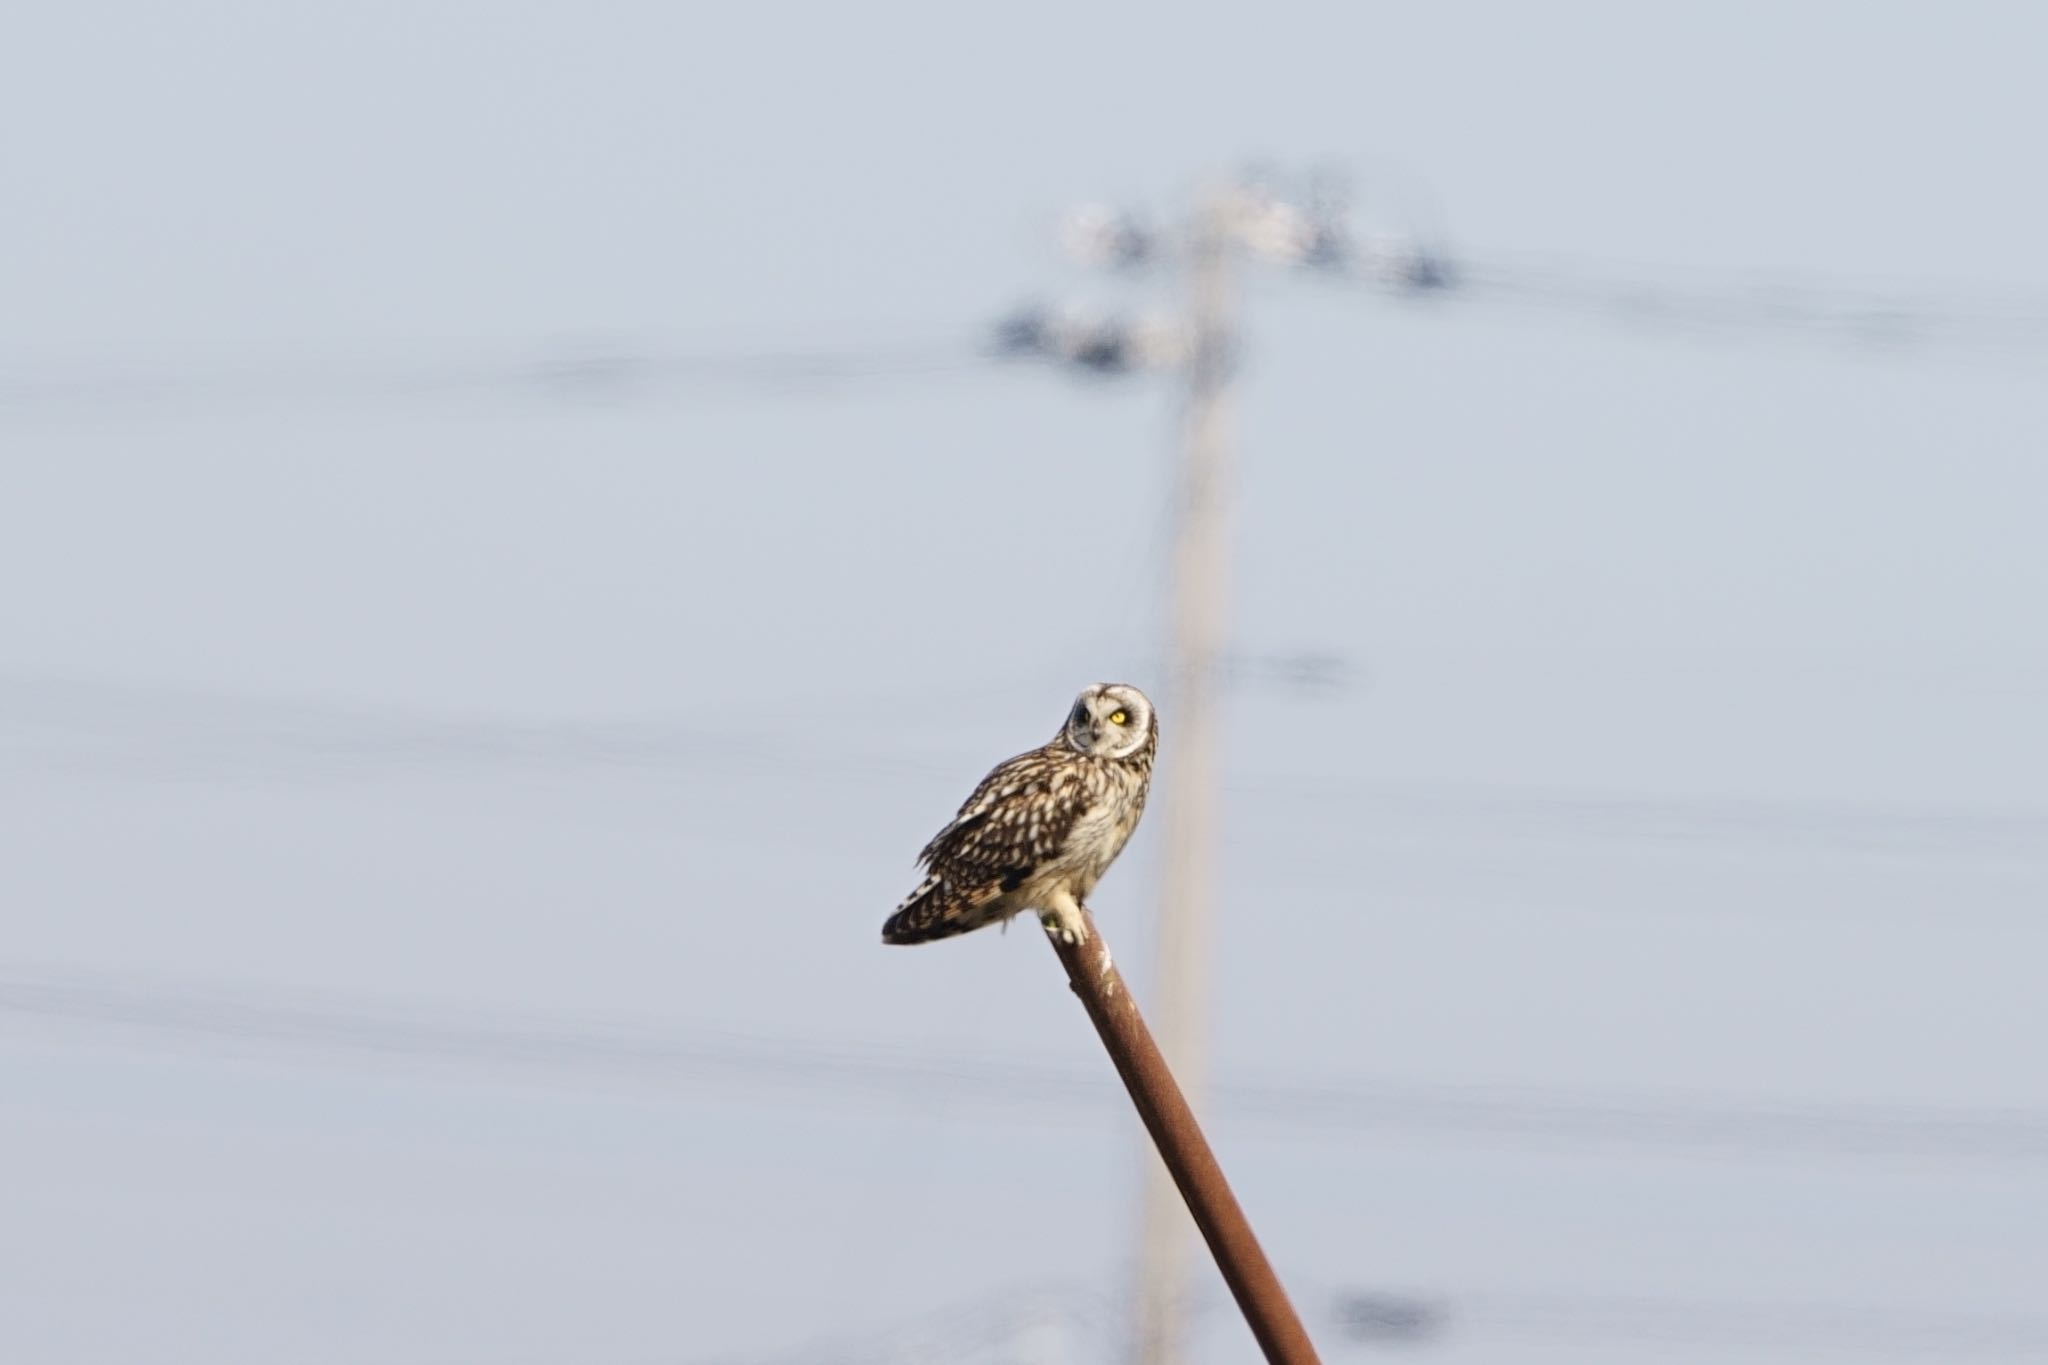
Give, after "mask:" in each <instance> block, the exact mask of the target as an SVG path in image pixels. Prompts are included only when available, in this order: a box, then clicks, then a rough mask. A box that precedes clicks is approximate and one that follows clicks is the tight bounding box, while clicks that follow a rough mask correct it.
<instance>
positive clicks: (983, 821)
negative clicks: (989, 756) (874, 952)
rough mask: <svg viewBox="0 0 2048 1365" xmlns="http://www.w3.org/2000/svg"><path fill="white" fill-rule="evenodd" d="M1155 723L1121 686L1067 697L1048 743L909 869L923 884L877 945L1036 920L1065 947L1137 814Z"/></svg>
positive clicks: (1007, 765) (985, 790)
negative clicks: (1020, 918)
mask: <svg viewBox="0 0 2048 1365" xmlns="http://www.w3.org/2000/svg"><path fill="white" fill-rule="evenodd" d="M1158 751H1159V722H1158V718H1157V717H1156V716H1155V715H1154V713H1153V710H1152V703H1151V700H1150V699H1149V698H1147V697H1146V696H1145V694H1144V693H1143V692H1140V691H1139V690H1138V689H1137V688H1135V687H1132V686H1131V685H1130V684H1128V683H1097V684H1095V685H1094V686H1092V687H1089V688H1086V689H1084V690H1083V691H1082V692H1081V695H1080V696H1079V697H1077V698H1075V701H1074V706H1073V709H1072V710H1071V711H1069V712H1068V715H1067V719H1066V722H1065V724H1063V725H1062V726H1061V727H1060V732H1059V734H1058V735H1057V736H1056V737H1055V738H1054V739H1053V741H1052V742H1051V743H1049V744H1046V745H1044V746H1043V747H1041V748H1037V749H1033V750H1032V751H1031V752H1029V753H1025V754H1019V755H1017V757H1015V758H1012V759H1010V760H1008V761H1007V762H1004V763H1002V764H999V765H997V767H996V768H995V770H994V771H992V772H990V773H989V775H988V776H987V777H985V778H983V779H982V780H981V785H980V786H978V787H976V788H975V789H974V794H973V795H972V796H970V797H968V798H967V801H966V803H965V804H964V805H962V806H961V807H960V813H959V814H958V815H956V816H954V817H953V821H952V823H951V824H949V825H947V826H946V827H945V828H944V829H942V830H940V831H939V832H938V834H937V835H936V836H934V837H933V839H932V841H931V842H930V843H928V844H926V845H925V847H924V851H923V852H922V853H920V854H919V855H918V859H919V861H920V862H922V863H923V864H924V866H925V868H926V873H925V877H924V880H923V881H922V882H921V883H920V884H919V885H918V888H917V890H915V891H913V892H911V893H910V895H909V896H908V897H907V898H906V899H905V900H904V902H903V904H902V905H900V906H898V907H897V909H896V912H895V913H894V914H893V915H891V916H889V919H888V922H887V923H885V924H884V925H883V926H882V941H883V942H884V943H924V942H926V941H928V940H931V939H935V938H948V937H950V936H952V935H954V934H964V933H966V932H968V931H969V930H971V929H979V928H981V927H982V926H983V925H985V924H993V923H996V922H997V921H999V920H1005V919H1008V918H1009V917H1010V916H1011V915H1015V914H1018V913H1020V912H1022V911H1025V910H1033V911H1036V912H1038V913H1039V914H1040V915H1041V916H1043V917H1044V918H1045V919H1046V920H1047V922H1048V923H1049V924H1050V923H1056V924H1058V925H1059V926H1060V927H1061V928H1062V929H1063V930H1064V931H1065V932H1066V933H1067V934H1068V935H1069V936H1071V937H1076V938H1078V937H1079V936H1080V934H1081V933H1082V932H1083V931H1082V927H1081V926H1082V923H1083V921H1082V919H1081V914H1080V911H1081V907H1082V905H1083V904H1084V903H1085V902H1086V899H1087V897H1088V894H1089V893H1090V892H1092V891H1093V890H1094V889H1095V884H1096V883H1097V882H1098V881H1100V880H1101V879H1102V874H1103V873H1104V872H1106V871H1108V870H1109V865H1110V864H1111V863H1112V862H1114V861H1116V856H1117V854H1119V853H1121V852H1122V851H1123V847H1124V844H1125V843H1126V842H1127V841H1128V840H1129V839H1130V837H1131V831H1132V830H1134V829H1136V828H1137V827H1138V819H1139V817H1140V816H1141V815H1143V814H1144V812H1145V795H1146V792H1147V790H1148V788H1149V787H1150V785H1151V781H1152V760H1153V757H1154V755H1156V754H1157V753H1158Z"/></svg>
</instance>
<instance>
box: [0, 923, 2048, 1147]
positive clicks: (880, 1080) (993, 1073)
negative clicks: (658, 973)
mask: <svg viewBox="0 0 2048 1365" xmlns="http://www.w3.org/2000/svg"><path fill="white" fill-rule="evenodd" d="M877 951H880V950H879V949H877ZM0 1016H8V1017H11V1018H12V1019H13V1021H14V1025H15V1027H13V1028H10V1029H9V1030H8V1032H9V1034H11V1035H12V1036H14V1037H16V1038H44V1037H45V1036H46V1035H48V1034H49V1033H50V1032H51V1031H52V1030H54V1031H56V1032H57V1033H59V1034H65V1035H74V1036H75V1035H78V1034H85V1035H87V1036H89V1037H94V1038H99V1039H102V1040H112V1041H114V1042H117V1043H120V1044H123V1045H136V1044H140V1045H142V1046H145V1047H150V1048H155V1049H159V1050H171V1051H184V1050H193V1049H196V1050H199V1051H203V1052H206V1051H210V1052H215V1053H226V1054H229V1055H236V1056H257V1057H262V1056H267V1055H270V1054H273V1053H282V1054H285V1055H291V1056H305V1057H308V1058H311V1059H315V1060H326V1061H329V1062H340V1063H347V1062H351V1061H357V1062H360V1061H364V1060H369V1061H374V1062H376V1063H378V1064H381V1065H384V1066H398V1067H411V1068H415V1069H421V1070H427V1071H434V1070H441V1071H452V1072H454V1073H455V1074H456V1075H458V1076H460V1077H462V1078H464V1079H478V1078H508V1079H520V1080H539V1081H542V1082H550V1083H569V1084H576V1085H594V1086H599V1087H606V1086H614V1085H625V1086H627V1087H629V1088H631V1089H633V1090H635V1091H636V1092H641V1093H646V1092H659V1091H668V1092H669V1093H671V1094H672V1095H673V1096H674V1097H676V1098H697V1097H701V1096H702V1095H703V1094H704V1093H705V1090H704V1087H706V1086H712V1087H715V1088H716V1089H718V1090H722V1091H726V1092H734V1091H740V1092H747V1091H761V1090H766V1091H772V1092H779V1093H788V1092H794V1093H796V1094H797V1095H798V1096H799V1097H801V1098H802V1099H803V1100H805V1101H806V1102H809V1103H819V1102H822V1101H823V1095H824V1093H825V1092H830V1093H831V1094H833V1095H834V1096H835V1097H836V1098H835V1099H834V1100H833V1101H832V1103H833V1104H834V1105H836V1106H838V1107H856V1108H859V1107H874V1106H876V1105H880V1104H887V1105H894V1106H900V1105H905V1104H909V1105H914V1106H925V1105H929V1104H930V1103H932V1102H933V1101H934V1100H935V1099H937V1098H939V1097H942V1096H943V1097H944V1098H946V1099H947V1100H948V1101H954V1100H959V1101H971V1102H976V1103H980V1104H983V1105H986V1106H988V1107H990V1108H992V1109H998V1110H1004V1111H1009V1112H1011V1113H1012V1114H1015V1113H1017V1112H1018V1111H1022V1113H1023V1114H1024V1115H1025V1116H1026V1117H1027V1118H1028V1119H1030V1120H1031V1121H1040V1120H1042V1119H1043V1117H1044V1116H1045V1115H1046V1114H1047V1113H1048V1112H1054V1111H1057V1112H1070V1113H1082V1114H1087V1115H1090V1116H1100V1115H1103V1114H1106V1113H1107V1112H1110V1111H1113V1110H1114V1109H1115V1107H1116V1100H1117V1094H1118V1092H1117V1088H1116V1085H1115V1083H1114V1081H1113V1080H1112V1079H1111V1078H1110V1077H1109V1076H1107V1075H1103V1074H1100V1073H1099V1072H1098V1073H1094V1074H1091V1073H1088V1072H1083V1071H1078V1070H1075V1069H1072V1068H1069V1067H1066V1066H1062V1065H1059V1064H1054V1063H1048V1062H1043V1061H1039V1060H1036V1059H1032V1058H1027V1057H1023V1056H1018V1055H1015V1054H1012V1055H1008V1056H1005V1055H1003V1054H1000V1053H990V1052H985V1051H984V1052H975V1053H971V1054H970V1053H954V1054H948V1053H943V1052H939V1051H936V1050H932V1049H926V1048H907V1047H903V1046H899V1045H893V1044H889V1043H883V1042H876V1041H861V1040H855V1039H844V1038H838V1039H831V1040H826V1039H817V1038H812V1039H803V1038H790V1037H771V1036H765V1035H759V1034H753V1033H747V1032H741V1031H736V1030H729V1029H720V1028H711V1027H704V1026H689V1025H680V1024H659V1025H657V1024H650V1023H635V1022H630V1021H624V1020H605V1019H599V1018H591V1017H578V1016H568V1015H539V1014H521V1015H508V1014H488V1013H474V1012H461V1011H456V1010H452V1009H447V1008H435V1007H431V1006H424V1005H417V1004H413V1005H403V1004H396V1003H392V1002H388V1001H377V1000H372V999H363V998H350V997H347V996H342V995H337V994H332V993H326V992H293V993H289V994H287V993H283V992H278V991H266V992H258V991H252V990H250V989H247V988H227V987H220V986H200V985H194V984H189V983H173V982H166V981H161V980H151V979H137V978H133V977H125V976H121V975H116V974H108V973H89V972H80V971H57V970H43V969H35V968H30V967H24V966H14V967H0ZM32 1025H39V1026H40V1027H31V1026H32ZM681 1082H688V1083H689V1087H690V1088H689V1090H688V1091H687V1092H684V1091H680V1090H675V1089H672V1087H674V1086H676V1085H677V1084H678V1083H681ZM1213 1095H1214V1100H1213V1104H1212V1106H1211V1108H1212V1111H1213V1112H1214V1113H1216V1114H1217V1115H1219V1116H1221V1117H1223V1118H1225V1119H1229V1120H1234V1121H1241V1122H1244V1123H1247V1124H1251V1125H1254V1126H1259V1127H1270V1128H1277V1129H1281V1130H1286V1131H1293V1132H1301V1133H1306V1132H1327V1133H1348V1134H1354V1135H1362V1134H1380V1135H1386V1136H1398V1135H1402V1134H1413V1133H1428V1134H1435V1135H1448V1136H1461V1137H1467V1138H1492V1139H1511V1140H1513V1141H1514V1142H1515V1143H1517V1144H1518V1145H1520V1144H1527V1143H1531V1142H1535V1143H1539V1144H1551V1145H1560V1146H1580V1147H1593V1148H1614V1149H1638V1148H1643V1149H1648V1148H1664V1149H1671V1150H1677V1151H1692V1152H1700V1153H1728V1154H1740V1155H1749V1156H1772V1157H1799V1156H1863V1157H1890V1158H1946V1159H1964V1160H1969V1161H1989V1162H2011V1163H2025V1164H2029V1165H2033V1164H2040V1163H2043V1162H2048V1110H2042V1109H2033V1108H2019V1107H2011V1108H1956V1107H1939V1106H1932V1105H1912V1104H1843V1103H1833V1104H1795V1103H1772V1102H1757V1101H1747V1102H1745V1101H1732V1100H1731V1101H1723V1100H1714V1101H1708V1100H1701V1099H1693V1098H1687V1097H1682V1096H1679V1095H1675V1094H1671V1093H1657V1092H1648V1091H1595V1090H1578V1089H1569V1088H1564V1087H1534V1086H1526V1087H1524V1086H1497V1085H1496V1086H1457V1085H1444V1084H1424V1083H1408V1082H1390V1081H1364V1080H1347V1081H1337V1080H1324V1081H1316V1080H1306V1079H1301V1078H1281V1077H1271V1076H1269V1077H1238V1078H1226V1080H1225V1081H1224V1082H1223V1083H1222V1084H1220V1085H1218V1086H1217V1087H1215V1089H1214V1091H1213Z"/></svg>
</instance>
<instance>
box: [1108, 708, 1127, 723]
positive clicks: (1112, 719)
mask: <svg viewBox="0 0 2048 1365" xmlns="http://www.w3.org/2000/svg"><path fill="white" fill-rule="evenodd" d="M1109 723H1110V724H1111V725H1129V724H1130V723H1131V713H1130V712H1128V711H1112V712H1110V713H1109Z"/></svg>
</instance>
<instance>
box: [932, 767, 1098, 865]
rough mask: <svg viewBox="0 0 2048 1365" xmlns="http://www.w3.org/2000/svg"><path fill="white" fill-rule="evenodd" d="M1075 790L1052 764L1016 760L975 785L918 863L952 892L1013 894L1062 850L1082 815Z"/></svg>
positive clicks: (1082, 798) (1083, 799) (1065, 770)
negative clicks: (950, 886)
mask: <svg viewBox="0 0 2048 1365" xmlns="http://www.w3.org/2000/svg"><path fill="white" fill-rule="evenodd" d="M1082 787H1083V784H1082V783H1081V782H1079V781H1077V780H1075V775H1074V774H1073V773H1072V772H1071V771H1070V769H1069V766H1068V765H1067V764H1066V763H1064V762H1062V761H1061V759H1060V758H1059V757H1058V756H1056V755H1052V754H1048V753H1047V752H1046V751H1045V750H1043V749H1034V750H1032V751H1031V752H1030V753H1028V754H1019V755H1018V756H1017V757H1015V758H1013V759H1010V760H1009V761H1008V762H1006V763H1002V764H999V765H997V767H996V768H995V769H994V771H992V772H990V773H989V775H988V776H987V777H985V778H983V779H982V780H981V785H980V786H978V787H976V788H975V789H974V794H973V795H972V796H970V797H968V798H967V800H966V802H965V804H963V805H962V806H961V807H960V813H959V814H958V815H956V816H954V817H953V822H952V823H951V824H949V825H947V826H946V827H945V828H944V829H942V830H940V831H939V832H938V833H937V834H936V835H934V836H933V838H932V841H931V842H930V843H928V844H926V845H925V846H924V851H923V852H921V853H919V854H918V858H919V860H920V861H922V862H923V863H924V864H925V865H926V866H927V867H929V868H930V869H931V870H932V872H933V873H934V874H936V875H938V876H939V877H941V878H943V879H944V880H945V881H947V882H950V883H952V884H953V885H955V886H957V887H961V888H963V889H964V888H966V887H986V888H990V889H992V890H993V889H999V890H1002V891H1014V890H1016V888H1017V887H1018V886H1020V885H1022V884H1023V882H1024V879H1025V878H1027V877H1029V876H1030V875H1031V873H1032V871H1033V870H1034V869H1036V868H1037V867H1038V866H1039V865H1040V864H1042V863H1044V862H1045V861H1046V860H1047V859H1048V858H1051V857H1052V856H1053V855H1054V854H1056V853H1058V852H1059V851H1060V849H1061V848H1062V847H1064V846H1065V844H1066V842H1067V836H1068V834H1069V833H1070V832H1071V831H1072V830H1073V828H1074V823H1075V821H1077V820H1079V819H1080V818H1081V816H1082V814H1083V813H1084V812H1085V811H1086V810H1087V807H1088V798H1087V796H1086V794H1085V793H1084V791H1083V790H1082Z"/></svg>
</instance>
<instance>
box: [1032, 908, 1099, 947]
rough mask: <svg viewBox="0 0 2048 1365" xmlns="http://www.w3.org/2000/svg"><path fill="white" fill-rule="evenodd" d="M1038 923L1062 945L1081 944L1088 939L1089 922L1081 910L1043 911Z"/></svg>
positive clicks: (1039, 915)
mask: <svg viewBox="0 0 2048 1365" xmlns="http://www.w3.org/2000/svg"><path fill="white" fill-rule="evenodd" d="M1038 922H1039V923H1040V924H1042V925H1044V926H1045V932H1046V933H1048V934H1051V935H1052V936H1053V937H1054V938H1056V939H1059V940H1060V941H1061V942H1062V943H1072V944H1080V943H1085V942H1086V941H1087V939H1088V921H1087V919H1086V918H1085V917H1084V915H1083V914H1082V912H1081V911H1080V910H1041V911H1039V912H1038Z"/></svg>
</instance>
